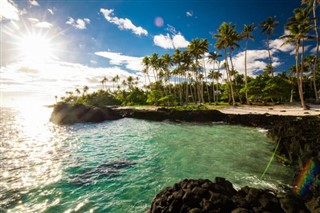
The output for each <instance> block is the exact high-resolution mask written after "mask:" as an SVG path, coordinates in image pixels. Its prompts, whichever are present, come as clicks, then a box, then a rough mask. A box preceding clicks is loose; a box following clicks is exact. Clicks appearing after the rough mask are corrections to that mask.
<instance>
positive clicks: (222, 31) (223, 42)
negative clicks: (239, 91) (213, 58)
mask: <svg viewBox="0 0 320 213" xmlns="http://www.w3.org/2000/svg"><path fill="white" fill-rule="evenodd" d="M235 27H236V26H235V25H232V24H231V23H226V22H223V23H222V24H221V25H220V27H219V29H218V34H215V35H214V36H213V37H214V38H216V39H217V41H216V43H215V47H216V48H218V49H219V50H221V49H223V51H224V58H225V64H226V66H225V68H226V73H227V81H228V83H229V103H230V99H231V101H232V105H233V106H235V105H236V102H235V99H234V92H233V85H232V80H231V73H230V67H229V63H228V54H227V49H228V48H229V56H230V57H231V52H232V50H233V47H234V46H238V44H237V43H236V41H238V40H239V38H240V37H239V34H237V32H236V30H235ZM230 62H231V61H230ZM231 66H232V67H233V65H232V63H231ZM232 70H233V69H232Z"/></svg>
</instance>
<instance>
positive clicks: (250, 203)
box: [149, 178, 309, 213]
mask: <svg viewBox="0 0 320 213" xmlns="http://www.w3.org/2000/svg"><path fill="white" fill-rule="evenodd" d="M209 194H210V196H207V195H209ZM182 195H183V196H182ZM244 200H245V203H246V204H245V206H244V205H243V201H244ZM292 209H293V210H294V211H293V210H292ZM149 212H150V213H165V212H168V213H169V212H233V213H248V212H277V213H282V212H283V213H284V212H309V211H308V209H307V208H306V206H305V204H304V202H303V201H302V200H301V199H299V198H298V197H295V196H293V197H285V198H282V199H280V200H279V198H277V197H276V196H275V195H274V194H273V193H271V192H270V191H267V190H259V189H255V188H250V187H245V188H243V189H241V190H239V191H236V190H235V189H234V188H233V186H232V184H231V183H230V182H229V181H227V180H225V179H224V178H216V180H215V182H211V181H210V180H188V179H186V180H183V181H181V182H179V183H177V184H175V185H174V186H173V187H168V188H165V189H164V190H162V191H161V192H160V193H159V194H157V195H156V197H155V198H154V199H153V202H152V205H151V208H150V210H149Z"/></svg>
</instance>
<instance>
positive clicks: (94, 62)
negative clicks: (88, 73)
mask: <svg viewBox="0 0 320 213" xmlns="http://www.w3.org/2000/svg"><path fill="white" fill-rule="evenodd" d="M90 63H91V64H98V62H97V61H95V60H90Z"/></svg>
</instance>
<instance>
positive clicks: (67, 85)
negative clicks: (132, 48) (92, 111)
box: [0, 61, 140, 104]
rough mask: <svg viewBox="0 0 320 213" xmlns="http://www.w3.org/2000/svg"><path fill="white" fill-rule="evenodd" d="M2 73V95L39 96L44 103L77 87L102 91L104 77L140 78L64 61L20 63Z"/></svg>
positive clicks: (52, 100) (6, 67)
mask: <svg viewBox="0 0 320 213" xmlns="http://www.w3.org/2000/svg"><path fill="white" fill-rule="evenodd" d="M0 72H1V79H0V83H1V85H2V87H1V89H2V90H1V93H2V95H4V97H8V99H13V98H14V97H13V96H12V95H11V94H16V95H19V94H21V93H23V94H24V96H27V97H28V98H29V99H31V100H32V97H35V96H38V95H39V94H40V95H41V97H42V98H43V99H45V100H44V101H45V104H52V103H54V101H55V99H54V96H55V95H57V96H59V97H61V96H64V95H65V92H66V91H75V89H76V88H79V89H80V90H81V89H82V88H83V87H84V86H85V85H87V86H88V87H89V88H90V91H94V90H97V89H101V88H102V87H101V83H100V81H101V80H102V79H103V77H104V76H105V77H107V78H108V79H111V78H113V77H114V76H116V75H119V77H120V79H121V81H122V80H123V79H126V78H127V77H128V76H129V75H131V76H133V77H134V78H135V77H137V76H138V75H137V74H132V73H129V72H127V71H125V70H123V69H121V68H120V67H118V66H113V67H96V68H95V67H90V66H85V65H81V64H77V63H69V62H62V61H51V62H48V63H45V64H38V63H34V64H24V63H23V62H17V63H12V64H9V65H7V66H3V67H1V68H0ZM139 77H140V76H139ZM107 86H108V87H109V88H112V83H111V82H107ZM20 96H21V95H20ZM3 102H4V103H5V102H6V100H3Z"/></svg>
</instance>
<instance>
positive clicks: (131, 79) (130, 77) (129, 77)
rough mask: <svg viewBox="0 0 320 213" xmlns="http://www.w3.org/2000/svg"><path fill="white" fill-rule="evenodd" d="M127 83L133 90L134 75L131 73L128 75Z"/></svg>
mask: <svg viewBox="0 0 320 213" xmlns="http://www.w3.org/2000/svg"><path fill="white" fill-rule="evenodd" d="M127 83H128V87H129V89H130V90H131V89H132V84H133V77H132V76H131V75H129V76H128V77H127Z"/></svg>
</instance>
